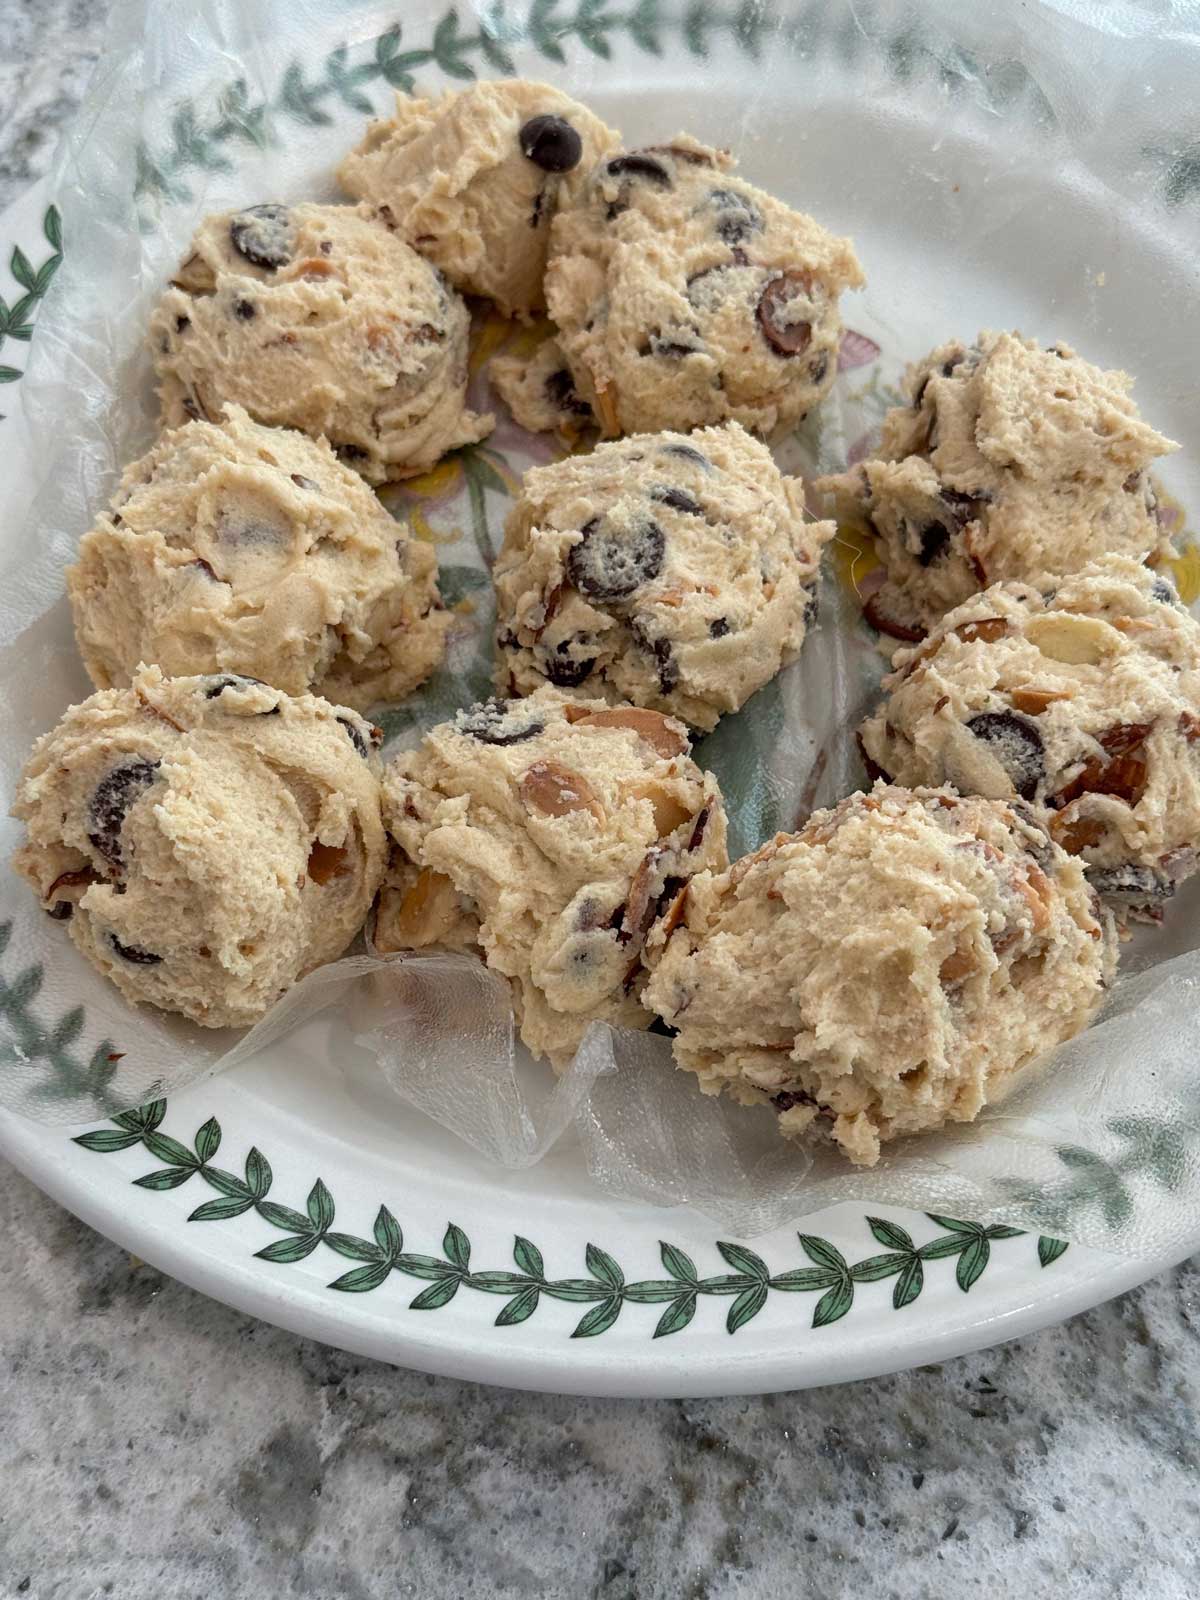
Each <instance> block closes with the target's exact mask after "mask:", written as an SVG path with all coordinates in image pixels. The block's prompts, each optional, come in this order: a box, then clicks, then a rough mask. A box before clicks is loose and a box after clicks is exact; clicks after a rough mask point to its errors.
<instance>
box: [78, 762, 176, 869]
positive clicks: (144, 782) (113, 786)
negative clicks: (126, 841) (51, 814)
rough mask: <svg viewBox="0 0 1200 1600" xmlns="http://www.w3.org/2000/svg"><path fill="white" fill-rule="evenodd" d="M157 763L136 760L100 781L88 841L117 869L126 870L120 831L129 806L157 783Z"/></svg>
mask: <svg viewBox="0 0 1200 1600" xmlns="http://www.w3.org/2000/svg"><path fill="white" fill-rule="evenodd" d="M158 768H159V763H158V762H157V761H146V760H143V759H141V758H137V759H135V760H132V761H126V762H124V763H123V764H122V765H121V766H119V767H114V768H113V770H112V771H111V772H110V773H108V774H107V776H106V777H103V778H101V780H100V782H99V783H98V784H97V785H96V789H95V792H94V793H93V795H92V802H91V805H90V806H89V808H88V817H89V821H90V822H91V825H92V826H91V831H90V832H89V833H88V839H89V840H90V841H91V843H92V845H93V846H94V847H95V848H96V849H97V850H98V851H99V852H100V854H101V855H102V856H103V857H104V859H105V860H106V861H109V862H111V863H112V865H113V866H114V867H117V868H120V867H122V866H124V860H123V858H122V855H121V829H122V828H123V827H124V825H125V817H126V815H127V813H128V811H129V808H130V806H132V805H133V803H134V801H135V800H136V799H137V797H138V796H139V795H140V794H141V792H142V790H143V789H148V788H149V787H150V785H151V784H152V783H153V782H154V781H155V774H156V773H157V772H158Z"/></svg>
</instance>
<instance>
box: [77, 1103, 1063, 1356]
mask: <svg viewBox="0 0 1200 1600" xmlns="http://www.w3.org/2000/svg"><path fill="white" fill-rule="evenodd" d="M166 1113H167V1102H166V1101H165V1100H155V1101H153V1102H152V1103H151V1104H149V1105H146V1106H142V1107H141V1108H140V1109H139V1110H137V1111H123V1112H121V1113H120V1114H119V1115H117V1116H115V1117H113V1118H112V1124H113V1125H112V1127H110V1128H98V1129H96V1130H94V1131H93V1132H91V1133H83V1134H79V1135H78V1136H77V1137H76V1138H75V1140H74V1143H75V1144H77V1145H81V1146H82V1147H83V1149H85V1150H91V1151H94V1152H95V1153H96V1154H99V1155H112V1154H113V1153H115V1152H116V1151H118V1150H129V1149H131V1148H132V1147H133V1146H134V1145H138V1144H141V1145H144V1146H145V1148H146V1150H147V1151H148V1152H149V1154H150V1155H152V1156H153V1157H154V1158H155V1160H156V1161H157V1162H159V1163H160V1165H159V1166H157V1167H156V1168H154V1170H153V1171H150V1172H146V1173H143V1174H142V1175H141V1177H138V1178H134V1179H133V1180H132V1181H133V1183H134V1184H135V1185H136V1186H137V1187H138V1188H140V1189H150V1190H154V1191H155V1192H161V1191H165V1190H168V1189H178V1188H179V1187H180V1186H181V1185H182V1184H185V1183H188V1182H189V1181H190V1180H191V1179H192V1178H194V1177H200V1178H202V1179H203V1180H204V1182H205V1183H207V1184H208V1186H209V1188H211V1189H215V1190H216V1191H217V1198H215V1199H212V1200H205V1201H204V1202H203V1203H202V1204H201V1205H198V1206H197V1207H196V1208H195V1210H193V1211H192V1212H191V1213H190V1214H189V1216H188V1221H189V1222H228V1221H230V1220H231V1219H232V1218H234V1217H240V1216H242V1215H244V1214H245V1213H246V1212H248V1211H252V1210H253V1211H255V1212H257V1214H258V1215H259V1216H260V1217H261V1218H262V1219H263V1221H264V1222H266V1223H268V1224H269V1225H270V1226H271V1227H272V1228H276V1229H278V1230H279V1232H280V1234H281V1235H282V1237H281V1238H279V1239H276V1240H274V1241H273V1242H272V1243H270V1244H268V1245H265V1246H264V1247H263V1248H262V1249H261V1250H256V1251H255V1252H254V1253H255V1255H256V1256H257V1257H258V1259H260V1260H262V1261H273V1262H276V1263H280V1264H290V1263H292V1262H296V1261H303V1260H304V1259H305V1258H306V1257H307V1256H310V1255H312V1254H313V1252H314V1251H315V1250H316V1249H317V1247H318V1245H320V1246H323V1247H324V1248H325V1249H326V1250H332V1251H333V1253H334V1254H335V1255H338V1256H341V1257H342V1258H343V1259H344V1260H346V1261H350V1262H355V1263H357V1265H354V1266H352V1267H350V1268H349V1270H348V1271H346V1272H343V1273H342V1274H341V1276H340V1277H337V1278H334V1279H333V1281H332V1282H331V1283H330V1284H329V1285H328V1287H329V1288H330V1289H336V1290H337V1291H338V1292H339V1293H342V1294H369V1293H370V1292H371V1291H372V1290H375V1289H379V1288H381V1287H382V1285H383V1284H384V1283H386V1282H387V1280H388V1278H389V1277H390V1276H391V1274H392V1273H393V1272H397V1273H400V1274H401V1276H403V1277H408V1278H416V1279H418V1280H419V1281H421V1282H423V1283H424V1284H425V1287H424V1288H423V1289H421V1290H420V1291H419V1292H418V1294H417V1295H416V1297H415V1298H414V1299H413V1300H411V1301H410V1302H409V1310H410V1311H437V1310H440V1309H441V1307H442V1306H446V1305H449V1304H450V1302H451V1300H453V1299H454V1297H455V1295H457V1294H458V1292H459V1290H460V1289H473V1290H474V1291H475V1292H476V1293H478V1294H492V1295H498V1296H501V1297H502V1298H503V1299H504V1305H503V1306H502V1307H501V1309H500V1312H499V1314H498V1316H497V1317H496V1319H495V1326H496V1327H498V1328H510V1327H513V1326H514V1325H515V1324H516V1323H519V1322H525V1321H526V1320H527V1319H528V1318H529V1317H531V1316H532V1315H533V1313H534V1312H535V1311H536V1310H537V1309H538V1306H539V1304H540V1303H541V1301H542V1299H543V1298H546V1299H550V1300H564V1301H567V1302H568V1303H571V1304H575V1305H586V1306H588V1307H589V1309H588V1310H587V1311H585V1312H584V1314H583V1316H582V1317H581V1319H580V1320H579V1322H578V1323H577V1324H576V1326H575V1329H574V1332H573V1333H572V1334H571V1337H572V1338H573V1339H593V1338H595V1337H596V1336H597V1335H598V1334H601V1333H605V1332H607V1330H608V1329H609V1328H611V1327H612V1326H613V1324H614V1323H615V1322H616V1320H617V1318H618V1317H619V1316H620V1314H621V1312H622V1310H623V1309H624V1307H625V1306H626V1305H644V1306H648V1305H661V1306H663V1307H664V1310H663V1312H662V1314H661V1315H660V1317H659V1319H658V1322H657V1325H656V1326H655V1329H654V1332H653V1335H652V1337H653V1338H655V1339H661V1338H663V1337H665V1336H666V1335H668V1334H672V1333H680V1332H682V1330H683V1329H684V1328H686V1327H687V1326H688V1324H689V1323H690V1322H691V1320H692V1318H693V1317H694V1316H695V1313H696V1305H697V1302H698V1301H699V1298H700V1296H701V1295H717V1296H725V1297H727V1298H729V1299H730V1301H731V1304H730V1307H729V1311H728V1313H727V1315H726V1318H725V1327H726V1330H727V1332H729V1333H731V1334H734V1333H737V1332H738V1330H739V1329H740V1328H744V1327H745V1326H746V1324H747V1323H748V1322H750V1321H752V1320H753V1318H755V1317H756V1316H757V1315H758V1314H759V1312H760V1311H761V1310H762V1309H763V1307H764V1306H765V1305H766V1303H767V1300H768V1298H769V1296H770V1294H771V1292H772V1291H774V1292H775V1293H777V1294H818V1295H819V1299H818V1300H817V1301H816V1303H815V1305H814V1306H813V1312H812V1321H811V1326H812V1327H813V1328H817V1329H819V1328H825V1327H828V1326H829V1325H830V1324H831V1323H834V1322H840V1321H841V1319H842V1318H843V1317H845V1316H846V1315H847V1314H848V1313H849V1311H850V1310H851V1308H852V1307H853V1305H854V1295H855V1288H856V1286H857V1285H858V1284H861V1283H878V1282H879V1281H880V1280H881V1279H884V1278H894V1279H895V1280H896V1282H895V1287H894V1289H893V1291H892V1308H893V1309H894V1310H896V1311H902V1310H904V1309H905V1307H907V1306H910V1305H912V1303H913V1302H914V1301H915V1300H916V1299H917V1298H918V1297H919V1296H920V1294H921V1292H922V1290H923V1289H924V1286H925V1266H926V1264H927V1263H928V1262H932V1261H943V1260H949V1259H950V1258H951V1257H954V1258H955V1260H956V1266H955V1273H954V1276H955V1281H956V1283H957V1284H958V1287H959V1289H960V1290H961V1291H962V1292H963V1293H964V1294H967V1293H969V1292H970V1290H971V1289H972V1288H973V1287H974V1285H975V1284H976V1283H978V1281H979V1279H980V1278H981V1277H982V1276H983V1274H984V1272H985V1271H986V1270H987V1267H988V1264H989V1262H990V1260H991V1252H992V1245H993V1243H995V1242H996V1241H997V1240H1001V1239H1017V1238H1024V1237H1026V1235H1025V1234H1024V1233H1023V1232H1022V1230H1021V1229H1020V1228H1009V1227H1005V1226H1003V1225H1002V1224H993V1225H992V1226H990V1227H985V1226H984V1225H983V1224H981V1223H977V1222H962V1221H960V1220H958V1219H957V1218H954V1217H943V1216H935V1215H933V1214H930V1216H929V1220H930V1221H931V1222H932V1223H934V1224H935V1226H936V1227H938V1228H940V1229H941V1230H942V1231H941V1233H940V1234H939V1235H938V1236H937V1237H936V1238H933V1239H930V1240H927V1241H926V1242H925V1243H924V1244H920V1245H918V1244H917V1243H916V1242H915V1241H914V1239H913V1237H912V1235H911V1234H910V1233H909V1232H908V1230H907V1229H906V1228H903V1227H901V1226H900V1224H899V1223H897V1222H891V1221H888V1220H887V1219H885V1218H883V1217H867V1218H865V1221H866V1224H867V1226H868V1227H869V1229H870V1230H871V1234H872V1236H873V1237H874V1239H875V1242H876V1243H877V1244H881V1245H883V1246H884V1251H883V1253H882V1254H879V1255H873V1256H868V1257H866V1258H865V1259H864V1260H862V1261H857V1262H854V1263H851V1262H848V1261H847V1260H846V1258H845V1256H844V1255H843V1254H842V1252H841V1251H840V1250H839V1249H838V1247H837V1246H836V1245H835V1244H832V1243H831V1242H830V1241H829V1240H828V1239H821V1238H818V1237H817V1236H816V1235H814V1234H807V1233H801V1234H799V1235H798V1237H799V1240H800V1248H801V1249H802V1250H803V1252H804V1255H805V1256H806V1257H807V1260H808V1262H809V1265H807V1266H798V1267H793V1268H790V1269H789V1270H786V1271H783V1272H772V1271H771V1269H770V1267H768V1265H767V1263H766V1262H765V1261H764V1260H763V1258H762V1257H761V1256H760V1255H759V1254H758V1253H757V1252H756V1251H754V1250H751V1249H750V1248H749V1246H748V1245H744V1244H732V1243H729V1242H727V1241H723V1240H718V1241H717V1244H716V1249H717V1252H718V1253H719V1254H720V1256H721V1257H722V1259H723V1260H724V1262H725V1265H726V1266H727V1267H730V1268H731V1269H732V1270H731V1271H729V1272H723V1273H718V1274H716V1275H715V1276H713V1277H707V1278H702V1277H701V1276H700V1274H699V1271H698V1269H697V1267H696V1264H695V1262H694V1261H693V1260H692V1258H691V1257H690V1256H689V1255H688V1254H687V1252H686V1251H684V1250H681V1249H680V1248H679V1246H678V1245H674V1244H668V1243H666V1242H665V1241H663V1242H660V1254H661V1258H662V1265H663V1271H664V1273H665V1274H666V1276H665V1277H662V1278H646V1279H642V1280H639V1281H637V1282H630V1281H629V1280H628V1279H627V1278H626V1276H625V1273H624V1270H623V1269H622V1267H621V1265H620V1263H619V1262H618V1261H617V1260H616V1258H615V1257H614V1256H612V1255H610V1254H609V1252H608V1251H607V1250H604V1249H602V1248H601V1247H600V1246H599V1245H597V1244H589V1245H588V1246H587V1249H586V1251H585V1253H584V1264H585V1266H586V1268H587V1273H588V1276H587V1277H586V1278H549V1277H547V1275H546V1264H545V1260H544V1259H543V1256H542V1252H541V1251H540V1250H539V1249H538V1247H537V1245H536V1244H534V1243H533V1241H532V1240H530V1239H526V1238H524V1237H523V1236H522V1235H520V1234H518V1235H517V1236H516V1238H515V1239H514V1241H513V1262H514V1267H513V1268H507V1267H505V1268H500V1269H487V1270H483V1271H480V1270H478V1269H476V1268H474V1267H472V1265H471V1241H470V1239H469V1237H468V1236H467V1234H466V1232H465V1231H464V1230H463V1229H462V1228H460V1227H459V1226H458V1224H457V1223H455V1222H451V1223H448V1224H447V1226H446V1231H445V1234H444V1235H443V1238H442V1253H441V1255H423V1254H419V1253H417V1252H414V1251H411V1250H406V1249H405V1248H404V1231H403V1229H402V1228H401V1226H400V1223H399V1222H398V1221H397V1220H396V1218H395V1216H394V1215H393V1214H392V1212H391V1211H389V1210H388V1208H387V1206H385V1205H381V1206H380V1207H379V1210H378V1211H377V1212H376V1215H375V1221H374V1223H373V1225H372V1228H371V1237H370V1238H369V1239H365V1238H362V1237H360V1236H359V1235H357V1234H352V1233H340V1232H337V1231H335V1230H334V1227H333V1224H334V1221H335V1218H336V1214H337V1207H336V1205H335V1202H334V1198H333V1195H332V1194H331V1193H330V1192H329V1189H328V1188H327V1187H326V1185H325V1184H324V1182H323V1181H322V1180H321V1179H320V1178H317V1179H316V1181H315V1182H314V1183H313V1185H312V1187H311V1188H310V1189H309V1191H308V1194H307V1196H306V1197H305V1201H304V1209H303V1210H300V1209H298V1208H294V1207H292V1206H285V1205H281V1204H279V1203H278V1202H277V1201H275V1200H270V1199H268V1198H267V1196H268V1194H269V1193H270V1190H271V1186H272V1183H273V1182H274V1175H273V1174H272V1171H271V1164H270V1162H269V1161H268V1160H267V1158H266V1156H264V1155H263V1153H262V1152H261V1151H260V1150H258V1149H257V1148H255V1147H253V1146H252V1147H251V1149H250V1151H249V1153H248V1154H247V1156H246V1159H245V1162H244V1166H243V1176H241V1177H239V1176H238V1174H237V1173H234V1172H229V1171H226V1170H225V1168H223V1167H216V1166H214V1165H213V1160H214V1158H215V1157H216V1155H217V1152H218V1151H219V1149H220V1147H221V1125H220V1123H219V1122H218V1121H217V1120H216V1118H215V1117H209V1119H208V1121H207V1122H205V1123H203V1124H202V1125H201V1126H200V1127H199V1128H197V1130H196V1133H195V1136H194V1138H193V1139H192V1143H191V1145H190V1146H189V1145H187V1144H184V1143H182V1142H181V1141H180V1140H178V1139H175V1138H173V1137H171V1136H169V1135H167V1134H165V1133H162V1132H161V1131H160V1130H161V1127H162V1123H163V1119H164V1118H165V1116H166ZM1066 1249H1067V1245H1066V1243H1065V1242H1064V1241H1063V1240H1062V1239H1049V1238H1045V1237H1042V1238H1040V1239H1039V1240H1038V1263H1039V1265H1040V1266H1041V1267H1048V1266H1050V1265H1052V1264H1053V1263H1054V1262H1055V1261H1057V1260H1059V1259H1060V1258H1061V1256H1062V1255H1063V1253H1064V1251H1065V1250H1066Z"/></svg>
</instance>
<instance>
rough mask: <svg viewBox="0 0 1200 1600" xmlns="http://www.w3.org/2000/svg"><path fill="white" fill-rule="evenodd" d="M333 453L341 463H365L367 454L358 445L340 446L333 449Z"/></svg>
mask: <svg viewBox="0 0 1200 1600" xmlns="http://www.w3.org/2000/svg"><path fill="white" fill-rule="evenodd" d="M333 453H334V455H335V456H337V458H338V460H339V461H365V460H366V459H367V452H366V451H365V450H364V449H363V448H362V447H361V445H357V444H339V445H335V446H334V448H333Z"/></svg>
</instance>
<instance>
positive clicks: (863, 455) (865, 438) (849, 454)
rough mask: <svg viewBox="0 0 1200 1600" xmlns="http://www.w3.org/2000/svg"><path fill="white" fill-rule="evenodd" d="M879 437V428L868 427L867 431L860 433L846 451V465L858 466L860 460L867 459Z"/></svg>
mask: <svg viewBox="0 0 1200 1600" xmlns="http://www.w3.org/2000/svg"><path fill="white" fill-rule="evenodd" d="M878 437H879V430H878V429H877V428H868V430H867V432H866V433H863V434H860V435H859V437H858V438H857V439H855V441H854V443H853V444H852V445H851V446H850V448H849V450H847V451H846V465H847V466H848V467H856V466H857V465H858V463H859V462H860V461H865V460H866V459H867V457H868V456H869V455H870V454H871V451H872V450H873V449H874V447H875V441H876V439H877V438H878Z"/></svg>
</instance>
